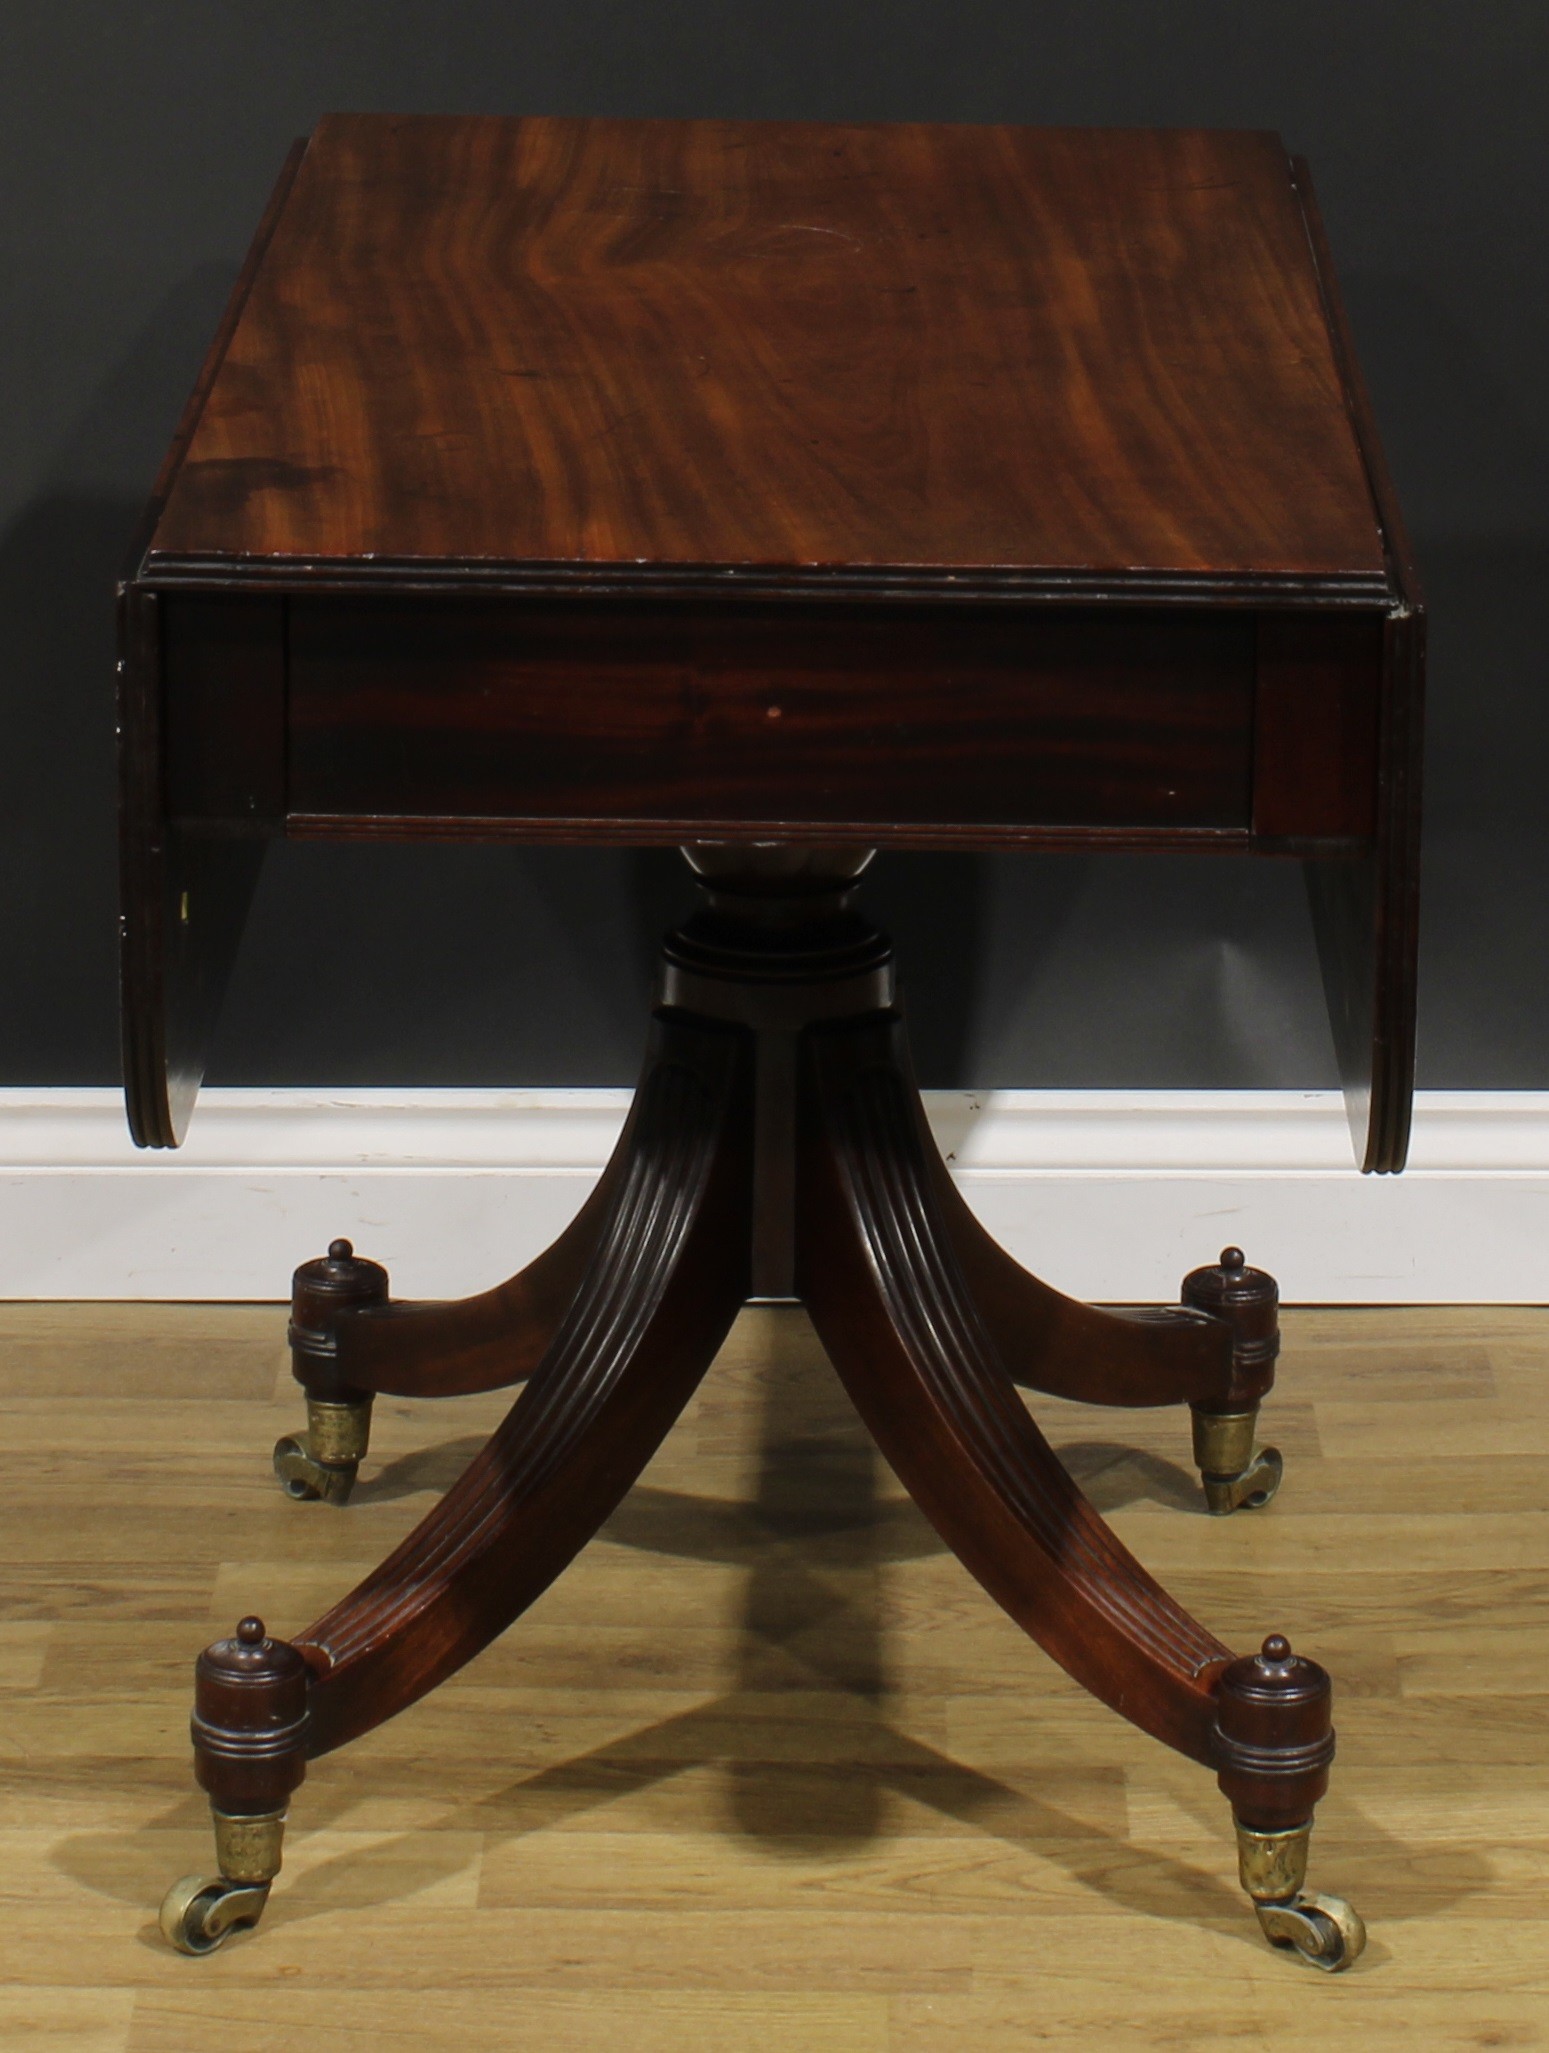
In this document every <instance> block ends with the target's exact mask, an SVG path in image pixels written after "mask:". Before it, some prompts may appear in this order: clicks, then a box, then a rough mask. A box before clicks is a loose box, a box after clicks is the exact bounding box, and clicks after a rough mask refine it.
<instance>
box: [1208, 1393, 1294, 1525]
mask: <svg viewBox="0 0 1549 2053" xmlns="http://www.w3.org/2000/svg"><path fill="white" fill-rule="evenodd" d="M1192 1411H1193V1418H1194V1462H1195V1466H1196V1467H1197V1468H1198V1470H1199V1472H1200V1480H1201V1482H1202V1483H1203V1484H1204V1486H1205V1506H1206V1509H1207V1510H1208V1511H1209V1512H1210V1514H1211V1516H1212V1517H1213V1518H1224V1517H1225V1516H1226V1514H1227V1513H1228V1512H1230V1511H1261V1510H1262V1509H1263V1508H1264V1506H1265V1505H1266V1504H1267V1503H1268V1502H1269V1501H1270V1499H1271V1498H1272V1497H1273V1496H1274V1494H1275V1492H1276V1491H1277V1490H1278V1489H1279V1488H1280V1478H1281V1476H1282V1475H1283V1474H1284V1473H1285V1462H1284V1461H1283V1460H1282V1458H1281V1454H1280V1450H1279V1448H1278V1447H1261V1448H1259V1449H1257V1450H1255V1448H1254V1445H1253V1442H1254V1439H1255V1437H1256V1435H1257V1432H1258V1422H1259V1408H1258V1406H1257V1405H1256V1404H1255V1405H1254V1406H1252V1408H1251V1409H1249V1410H1246V1411H1207V1410H1205V1409H1204V1407H1203V1406H1201V1405H1197V1404H1196V1405H1194V1406H1193V1407H1192Z"/></svg>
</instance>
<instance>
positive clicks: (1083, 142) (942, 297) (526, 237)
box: [148, 115, 1385, 592]
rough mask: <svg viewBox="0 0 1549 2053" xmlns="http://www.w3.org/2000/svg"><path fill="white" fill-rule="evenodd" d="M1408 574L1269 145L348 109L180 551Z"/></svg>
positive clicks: (934, 574)
mask: <svg viewBox="0 0 1549 2053" xmlns="http://www.w3.org/2000/svg"><path fill="white" fill-rule="evenodd" d="M277 559H287V560H289V561H291V562H294V563H305V564H316V563H320V562H323V561H328V562H332V563H335V564H338V563H342V562H348V563H350V564H352V565H354V566H355V567H356V568H357V569H358V570H360V571H361V572H362V573H363V574H366V575H370V574H371V567H372V566H373V565H377V566H407V565H412V564H414V563H434V564H445V563H448V562H459V563H465V564H483V565H491V564H497V563H510V564H520V565H550V566H561V565H563V566H567V567H569V568H571V569H573V570H574V571H575V572H576V573H578V574H581V575H587V574H590V573H592V572H594V571H595V570H597V568H598V567H599V566H603V565H612V566H630V567H631V568H632V570H633V571H634V572H635V573H636V574H637V575H638V576H639V578H640V580H641V581H642V582H648V581H649V576H650V572H651V569H652V567H654V566H663V567H666V566H684V565H714V566H727V567H734V566H742V565H748V566H754V565H764V566H786V567H792V568H800V569H810V570H812V571H815V572H816V571H821V570H823V569H825V568H827V567H829V566H837V565H844V566H852V567H864V566H872V567H876V566H892V567H899V568H908V569H911V570H914V571H916V572H917V573H918V574H919V575H920V577H921V579H922V581H925V582H932V583H934V584H936V585H938V586H941V585H944V584H950V580H951V577H952V575H953V573H954V572H955V571H957V570H961V569H965V568H984V567H997V568H1000V569H1005V570H1018V569H1020V570H1030V569H1031V570H1049V571H1060V572H1065V573H1069V574H1075V575H1078V576H1083V575H1087V574H1089V573H1093V572H1112V571H1122V572H1123V573H1124V574H1126V575H1131V574H1134V573H1136V572H1138V571H1143V570H1147V569H1149V570H1153V571H1165V572H1173V573H1179V574H1182V575H1184V576H1201V577H1210V576H1216V577H1219V576H1233V575H1237V576H1242V575H1247V576H1256V577H1260V578H1265V579H1275V578H1284V579H1293V580H1294V579H1319V578H1322V579H1328V580H1332V581H1333V582H1335V583H1339V582H1341V581H1343V582H1344V583H1346V584H1347V585H1349V586H1352V587H1353V588H1356V589H1364V590H1366V591H1368V592H1370V591H1372V590H1373V589H1374V588H1376V589H1379V590H1380V588H1381V587H1382V586H1383V584H1384V582H1385V579H1384V564H1383V558H1382V548H1381V541H1380V537H1379V536H1378V534H1377V532H1376V528H1375V524H1374V521H1373V518H1372V507H1371V499H1370V495H1369V492H1368V488H1367V482H1366V478H1365V475H1364V472H1363V467H1362V461H1361V453H1360V450H1359V448H1358V446H1357V443H1356V439H1355V436H1354V434H1353V433H1352V431H1351V427H1350V423H1349V420H1348V419H1347V417H1346V414H1345V410H1344V407H1343V404H1342V400H1341V392H1340V384H1339V374H1338V370H1337V367H1336V365H1335V361H1334V357H1333V353H1332V350H1331V348H1330V343H1329V336H1328V332H1327V328H1326V325H1325V322H1324V318H1323V310H1322V305H1321V302H1320V298H1319V288H1318V280H1317V275H1316V272H1315V270H1314V267H1313V264H1312V261H1311V257H1310V254H1309V251H1308V246H1307V240H1306V234H1305V230H1304V227H1303V223H1302V218H1301V214H1300V211H1299V208H1298V205H1297V201H1296V195H1295V192H1294V191H1293V188H1292V184H1291V179H1290V176H1289V167H1288V164H1287V160H1286V157H1285V155H1284V152H1283V151H1282V149H1281V147H1280V145H1279V143H1278V141H1277V140H1276V139H1275V138H1274V137H1273V136H1270V135H1263V134H1253V133H1237V132H1230V131H1219V132H1211V131H1200V130H1189V131H1184V130H1179V131H1160V130H1097V129H1065V130H1061V129H1015V128H995V127H948V126H939V125H933V126H921V125H908V124H901V125H881V124H877V125H838V124H807V123H738V122H720V121H692V122H651V121H573V120H551V119H533V120H521V121H512V120H501V119H496V118H475V117H457V118H442V117H431V118H424V117H413V116H369V115H336V116H331V117H329V118H328V119H326V120H325V121H324V122H323V123H322V125H321V126H320V127H319V129H318V130H317V132H316V133H315V135H314V136H313V137H312V139H311V141H310V143H309V144H308V147H307V151H306V154H305V156H304V157H303V159H302V162H301V165H300V168H299V170H298V172H297V174H296V179H295V184H294V188H293V190H292V193H291V197H290V200H289V202H288V204H287V206H286V208H285V210H284V214H283V216H282V218H281V220H280V223H279V225H278V227H277V229H276V231H275V234H274V238H273V241H272V243H271V245H270V248H269V252H268V255H267V257H266V259H265V261H264V262H263V264H262V265H261V267H260V270H259V273H258V276H257V278H256V280H255V282H254V286H253V289H252V291H251V293H250V294H249V297H248V300H247V303H246V305H245V307H244V309H243V312H242V316H241V319H240V321H239V322H238V324H237V328H236V332H235V334H234V335H233V336H232V338H231V341H230V345H229V347H228V348H227V349H226V351H225V354H224V357H223V359H222V361H221V364H220V366H219V368H218V370H217V372H216V374H215V377H214V380H213V383H212V386H211V389H210V393H209V396H208V399H207V401H206V403H205V405H204V408H203V412H202V413H201V415H200V418H199V422H198V426H197V428H196V429H195V431H194V434H193V438H192V441H191V443H190V445H189V447H188V450H187V453H186V455H185V457H184V459H183V461H182V464H181V468H180V469H179V472H178V475H177V477H176V479H175V481H174V483H173V487H172V490H171V494H170V497H169V499H168V503H167V506H166V509H165V511H164V513H163V514H162V517H161V520H160V522H159V523H158V525H157V530H156V533H155V536H154V538H153V540H152V544H151V550H150V555H149V559H148V567H155V566H156V565H158V564H167V565H171V564H172V563H174V562H176V561H178V560H183V561H198V562H219V561H224V562H227V563H229V564H233V565H235V564H238V563H243V562H248V561H267V562H271V563H272V562H274V561H276V560H277Z"/></svg>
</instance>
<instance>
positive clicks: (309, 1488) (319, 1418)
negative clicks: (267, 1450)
mask: <svg viewBox="0 0 1549 2053" xmlns="http://www.w3.org/2000/svg"><path fill="white" fill-rule="evenodd" d="M370 1434H371V1399H370V1398H369V1397H367V1398H364V1399H362V1400H361V1401H360V1402H358V1403H355V1404H325V1403H324V1402H323V1401H322V1400H321V1399H319V1398H316V1397H309V1398H308V1399H307V1429H306V1432H305V1433H301V1434H298V1433H287V1434H286V1435H285V1436H284V1438H283V1439H280V1440H277V1441H276V1442H275V1443H274V1473H275V1475H276V1476H277V1477H278V1478H279V1481H280V1486H281V1488H282V1489H283V1490H284V1491H285V1494H286V1496H287V1497H295V1498H298V1499H302V1500H305V1501H308V1502H316V1501H318V1500H321V1501H322V1502H323V1503H324V1504H343V1503H345V1502H347V1501H348V1498H349V1494H350V1492H351V1490H353V1489H354V1487H355V1478H356V1476H357V1475H359V1473H360V1464H361V1459H362V1457H363V1456H364V1454H365V1452H366V1446H367V1442H368V1440H369V1438H370Z"/></svg>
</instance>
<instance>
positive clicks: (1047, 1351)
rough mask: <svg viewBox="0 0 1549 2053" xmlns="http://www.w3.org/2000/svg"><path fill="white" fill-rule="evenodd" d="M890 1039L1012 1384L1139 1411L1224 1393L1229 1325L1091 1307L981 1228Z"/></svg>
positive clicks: (967, 1271) (1176, 1313) (900, 1033)
mask: <svg viewBox="0 0 1549 2053" xmlns="http://www.w3.org/2000/svg"><path fill="white" fill-rule="evenodd" d="M889 1037H890V1040H891V1044H892V1045H891V1049H890V1056H889V1059H890V1061H891V1062H892V1063H893V1064H894V1066H895V1067H896V1068H897V1070H898V1073H899V1075H900V1077H901V1078H902V1079H903V1081H904V1083H905V1085H906V1087H907V1091H908V1096H909V1106H910V1113H911V1119H912V1124H913V1126H914V1130H915V1137H916V1141H917V1143H918V1147H919V1151H920V1154H921V1156H922V1158H923V1162H924V1173H925V1176H926V1179H927V1181H928V1183H929V1186H930V1193H931V1199H932V1202H933V1204H934V1206H935V1210H936V1214H937V1217H938V1220H939V1223H940V1229H941V1233H942V1235H943V1237H944V1239H945V1240H946V1241H947V1242H948V1243H949V1244H950V1245H951V1248H952V1250H953V1253H954V1254H955V1255H956V1257H957V1260H958V1263H959V1265H960V1266H961V1268H962V1272H963V1277H964V1280H965V1282H966V1284H967V1286H968V1291H969V1295H970V1296H971V1297H972V1298H973V1300H974V1302H975V1303H976V1304H977V1306H978V1308H979V1312H980V1315H981V1316H982V1318H983V1321H984V1325H985V1327H986V1329H987V1331H988V1332H989V1334H990V1337H991V1339H992V1340H993V1341H994V1343H995V1346H996V1348H997V1350H998V1351H999V1353H1000V1355H1001V1358H1002V1360H1003V1361H1004V1362H1005V1365H1006V1368H1007V1370H1008V1371H1009V1373H1010V1375H1011V1379H1012V1381H1013V1382H1015V1383H1019V1384H1021V1386H1022V1387H1023V1389H1025V1390H1041V1391H1043V1392H1045V1393H1046V1394H1047V1395H1048V1396H1050V1397H1069V1398H1073V1399H1075V1401H1076V1402H1077V1403H1079V1404H1112V1405H1124V1406H1133V1407H1136V1408H1139V1407H1144V1406H1148V1405H1163V1404H1190V1403H1198V1402H1200V1401H1201V1400H1206V1399H1212V1398H1213V1399H1217V1400H1222V1399H1224V1398H1225V1396H1226V1394H1227V1391H1228V1390H1229V1388H1230V1387H1231V1379H1232V1332H1231V1328H1230V1327H1229V1326H1228V1325H1227V1324H1226V1323H1225V1322H1224V1321H1223V1320H1220V1319H1216V1318H1212V1317H1211V1316H1210V1314H1209V1313H1208V1312H1205V1311H1200V1310H1196V1309H1193V1308H1192V1307H1189V1306H1187V1305H1156V1306H1147V1307H1146V1308H1145V1309H1144V1310H1142V1311H1133V1312H1130V1311H1125V1312H1113V1311H1099V1310H1098V1308H1097V1307H1096V1306H1095V1305H1088V1304H1082V1303H1081V1302H1080V1300H1079V1299H1077V1298H1073V1297H1066V1296H1064V1295H1063V1294H1062V1293H1061V1292H1060V1291H1058V1290H1055V1289H1054V1288H1053V1287H1052V1286H1051V1285H1050V1284H1047V1283H1045V1282H1043V1281H1042V1280H1041V1279H1040V1278H1039V1277H1037V1276H1034V1275H1033V1274H1032V1273H1031V1272H1030V1271H1029V1270H1027V1269H1024V1268H1023V1267H1022V1265H1021V1263H1020V1262H1018V1261H1016V1260H1015V1259H1014V1258H1013V1257H1012V1256H1011V1255H1008V1254H1007V1252H1006V1250H1005V1249H1004V1248H1003V1247H1002V1246H1001V1245H1000V1243H999V1241H997V1240H996V1239H995V1238H994V1236H993V1235H992V1234H990V1233H988V1232H987V1231H986V1230H985V1228H984V1227H983V1226H981V1225H980V1223H979V1221H978V1219H977V1218H976V1217H975V1216H974V1213H973V1211H972V1209H971V1207H970V1206H969V1204H968V1202H967V1200H966V1199H965V1198H964V1196H963V1194H962V1192H961V1191H960V1190H959V1189H958V1187H957V1185H956V1184H955V1183H954V1182H953V1181H952V1176H951V1172H950V1171H949V1170H948V1168H947V1165H946V1163H945V1162H944V1161H943V1160H942V1159H941V1153H940V1150H939V1149H938V1148H937V1146H936V1141H935V1136H934V1135H933V1134H932V1133H931V1130H930V1127H929V1125H928V1123H927V1122H926V1118H925V1110H924V1107H923V1106H922V1105H921V1103H920V1099H919V1086H918V1083H917V1081H916V1079H915V1075H914V1068H913V1064H912V1062H911V1059H910V1055H909V1045H908V1038H907V1035H906V1033H905V1030H904V1026H903V1022H902V1021H901V1020H900V1021H897V1022H896V1023H894V1024H893V1025H892V1026H891V1028H890V1029H889Z"/></svg>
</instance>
